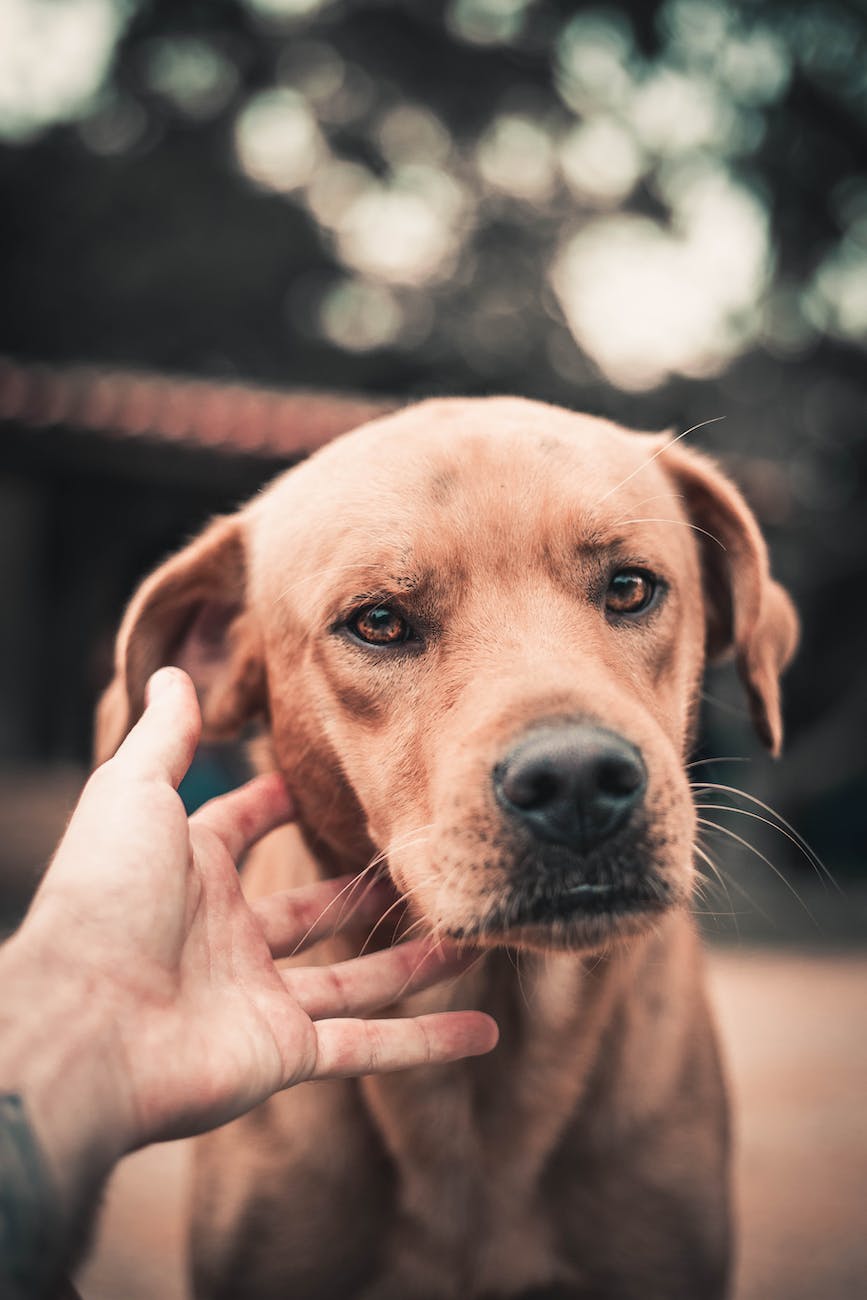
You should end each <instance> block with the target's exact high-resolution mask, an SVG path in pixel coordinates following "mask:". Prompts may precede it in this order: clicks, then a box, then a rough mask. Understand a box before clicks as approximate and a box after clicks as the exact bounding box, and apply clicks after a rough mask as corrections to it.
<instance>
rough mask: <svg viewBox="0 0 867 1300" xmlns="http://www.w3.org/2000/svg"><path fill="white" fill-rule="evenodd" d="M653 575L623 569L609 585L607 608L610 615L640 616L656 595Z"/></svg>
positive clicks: (606, 594) (641, 570)
mask: <svg viewBox="0 0 867 1300" xmlns="http://www.w3.org/2000/svg"><path fill="white" fill-rule="evenodd" d="M656 588H657V583H656V579H655V578H654V576H653V574H652V573H647V572H645V571H644V570H643V569H621V570H620V571H619V572H618V573H615V574H614V577H613V578H612V579H611V581H610V582H609V584H608V590H607V591H606V593H605V608H606V609H607V610H608V612H609V613H610V614H640V613H641V611H642V610H644V609H647V607H648V605H649V604H650V602H651V601H652V600H653V597H654V596H655V594H656Z"/></svg>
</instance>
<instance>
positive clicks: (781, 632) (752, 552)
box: [660, 443, 798, 756]
mask: <svg viewBox="0 0 867 1300" xmlns="http://www.w3.org/2000/svg"><path fill="white" fill-rule="evenodd" d="M660 464H661V465H663V466H664V467H665V468H666V469H667V470H668V472H669V473H670V474H671V475H672V477H673V478H674V480H675V482H676V483H677V486H678V489H679V491H680V494H681V496H682V498H683V501H684V504H685V506H686V509H687V511H688V513H689V516H690V518H691V520H692V522H693V523H694V524H695V525H696V526H697V528H699V529H701V530H702V532H700V533H698V534H697V536H698V539H699V541H700V543H701V552H702V570H703V581H704V591H705V609H706V612H707V653H708V658H709V659H710V660H711V661H714V660H717V661H718V660H720V659H723V658H725V657H726V655H728V654H730V653H731V652H732V651H733V652H734V655H735V658H736V662H737V667H738V672H739V674H740V677H741V681H742V682H743V684H744V686H745V688H746V692H747V697H748V699H749V704H750V714H751V716H752V720H753V725H754V726H755V729H756V731H757V732H758V735H759V737H760V739H761V741H762V743H763V744H764V745H765V746H766V747H767V748H768V749H769V750H770V751H771V753H772V754H773V755H775V756H776V755H777V754H779V752H780V746H781V744H782V738H783V724H782V717H781V712H780V675H781V673H782V671H783V669H784V668H785V667H786V665H787V664H788V662H789V660H790V659H791V658H792V655H793V654H794V652H795V648H796V646H797V643H798V616H797V614H796V613H795V607H794V605H793V604H792V602H791V600H790V599H789V596H788V593H787V592H786V591H785V590H784V588H783V587H781V586H780V584H779V583H778V582H775V581H774V579H773V578H772V577H771V572H770V565H769V561H768V548H767V546H766V545H765V541H764V538H763V537H762V534H761V531H760V529H759V526H758V523H757V522H756V518H755V516H754V514H753V512H752V511H751V510H750V508H749V506H748V505H747V503H746V501H745V500H744V498H743V497H742V496H741V493H740V492H739V491H738V489H737V488H736V487H735V485H734V484H733V483H731V482H730V481H729V479H727V478H726V476H725V475H724V474H723V473H722V472H721V471H720V470H719V469H718V467H717V466H716V465H715V464H714V462H713V461H712V460H710V459H709V458H708V457H706V456H704V455H702V454H701V453H699V452H695V451H690V450H687V449H686V448H684V447H681V446H680V445H679V444H677V443H672V444H670V445H669V446H667V447H666V448H665V450H664V451H663V452H662V453H661V456H660Z"/></svg>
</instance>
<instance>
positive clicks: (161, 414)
mask: <svg viewBox="0 0 867 1300" xmlns="http://www.w3.org/2000/svg"><path fill="white" fill-rule="evenodd" d="M396 405H397V403H396V402H388V401H383V400H374V399H372V398H368V397H362V396H343V395H337V394H334V393H326V392H321V391H314V390H309V391H308V390H304V389H295V390H293V391H281V390H280V389H275V388H260V387H256V386H254V385H251V384H242V383H230V382H223V381H219V380H210V379H187V378H183V377H175V376H171V375H156V374H149V373H146V372H138V371H131V370H129V371H128V370H114V369H110V368H107V367H102V366H55V365H45V364H41V363H35V362H30V361H19V360H15V359H13V358H10V357H0V423H14V424H18V425H24V426H25V427H32V428H44V427H48V426H60V427H65V428H69V429H72V430H77V431H87V432H92V433H98V434H103V435H105V436H107V437H112V438H142V439H148V440H152V441H158V442H169V443H178V444H182V445H185V446H189V447H203V448H209V449H211V450H213V451H215V452H224V453H228V454H232V455H249V456H267V457H275V458H279V457H287V458H293V457H295V456H298V455H301V454H304V453H305V452H309V451H313V450H315V449H316V448H317V447H320V446H322V445H323V444H324V443H326V442H329V441H330V439H332V438H335V437H337V435H338V434H340V433H345V432H346V431H347V430H348V429H352V428H355V426H356V425H359V424H363V423H364V421H365V420H370V419H373V418H374V417H375V416H377V415H382V414H384V413H385V412H386V411H389V410H393V409H394V407H395V406H396Z"/></svg>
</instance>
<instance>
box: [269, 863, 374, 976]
mask: <svg viewBox="0 0 867 1300" xmlns="http://www.w3.org/2000/svg"><path fill="white" fill-rule="evenodd" d="M370 869H371V868H370V866H367V867H365V868H364V870H363V871H360V872H359V873H358V875H357V876H353V878H352V880H350V881H349V882H348V883H347V884H345V885H344V886H343V888H342V889H341V890H340V891H339V893H337V894H335V895H334V897H333V898H332V899H330V900H329V901H328V902H327V903H326V904H325V906H324V907H323V908H322V911H321V912H320V913H319V914H318V916H316V917H315V918H314V920H313V921H311V923H310V925H309V926H308V927H307V929H306V930H305V931H304V933H303V934H302V936H301V938H300V939H299V940H298V942H297V943H296V945H295V947H294V948H293V949H292V951H291V952H290V953H288V956H289V957H297V955H298V953H299V952H300V951H301V949H302V948H303V947H304V945H305V943H306V942H307V940H308V939H309V938H310V936H311V934H312V933H313V931H314V930H315V929H316V927H317V926H318V925H319V924H320V923H321V922H322V920H323V919H324V918H325V917H326V916H327V915H328V913H329V912H330V911H331V909H332V907H335V906H336V905H337V903H339V902H340V900H341V899H342V898H343V895H344V894H345V893H346V892H347V891H348V890H352V889H355V888H357V886H358V883H359V881H360V880H361V879H362V877H363V876H365V875H366V874H367V872H368V871H370ZM340 919H342V918H340ZM338 923H339V922H338Z"/></svg>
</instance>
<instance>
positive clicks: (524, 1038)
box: [361, 972, 604, 1300]
mask: <svg viewBox="0 0 867 1300" xmlns="http://www.w3.org/2000/svg"><path fill="white" fill-rule="evenodd" d="M512 973H513V974H514V972H512ZM512 984H514V981H512ZM598 1001H599V999H598V998H596V997H594V996H590V997H587V996H585V995H584V991H583V990H582V989H581V987H580V981H579V980H578V979H576V978H575V976H574V974H571V973H570V978H569V979H568V987H567V986H566V985H565V984H563V983H561V984H560V985H559V987H557V988H554V989H553V990H552V989H550V988H549V989H547V990H545V991H543V990H540V991H539V998H538V1004H537V1005H538V1020H537V1022H536V1023H535V1024H531V1025H529V1026H528V1024H527V1021H526V1017H521V1018H520V1020H519V1021H518V1023H519V1024H520V1039H519V1035H518V1024H517V1023H516V1022H515V1020H514V1018H510V1016H509V1014H508V1013H507V1009H506V1008H504V1007H502V1006H500V1007H497V1008H495V1007H494V1006H492V1004H491V1002H487V1009H491V1010H495V1009H496V1010H498V1011H499V1016H498V1019H499V1022H500V1024H501V1027H503V1029H504V1034H503V1041H502V1043H501V1048H500V1049H498V1050H499V1051H500V1052H501V1056H500V1060H499V1062H497V1060H496V1058H493V1057H492V1058H490V1059H487V1060H477V1061H469V1062H464V1063H461V1064H458V1065H455V1066H451V1067H447V1068H445V1069H443V1068H439V1069H435V1070H416V1071H408V1072H405V1073H402V1074H398V1075H393V1076H386V1077H380V1078H370V1079H366V1080H364V1081H363V1083H362V1084H361V1088H362V1092H363V1096H364V1099H365V1102H366V1105H367V1108H368V1111H369V1113H370V1115H371V1118H372V1120H373V1123H374V1125H375V1127H376V1129H377V1130H378V1132H379V1134H380V1136H381V1139H382V1141H383V1142H384V1144H385V1146H386V1148H387V1150H388V1153H389V1156H390V1158H391V1162H392V1165H393V1169H394V1172H395V1183H396V1189H395V1196H396V1205H395V1219H394V1222H395V1224H396V1228H395V1232H394V1234H393V1235H391V1236H389V1237H387V1239H386V1242H385V1243H384V1245H385V1251H384V1253H385V1259H384V1261H383V1264H384V1267H383V1279H390V1280H391V1281H390V1283H389V1285H386V1283H385V1282H384V1281H383V1282H381V1283H380V1284H379V1286H378V1289H376V1290H374V1291H373V1292H371V1300H378V1297H379V1296H380V1295H382V1296H391V1295H392V1294H394V1295H399V1294H401V1290H400V1288H401V1287H403V1288H404V1290H403V1292H402V1294H404V1295H410V1294H432V1295H441V1296H443V1297H451V1296H454V1297H461V1298H462V1300H465V1297H467V1296H470V1295H477V1294H478V1295H481V1294H511V1293H513V1292H514V1293H517V1292H518V1291H520V1290H521V1289H530V1288H532V1287H534V1286H542V1285H549V1284H551V1283H553V1282H556V1281H561V1282H565V1281H568V1280H569V1278H570V1269H569V1267H568V1265H567V1264H566V1262H565V1259H564V1257H563V1255H562V1253H561V1251H560V1250H559V1248H558V1242H557V1236H556V1229H555V1227H554V1224H555V1222H556V1215H552V1213H551V1207H550V1206H549V1205H547V1203H546V1193H545V1183H544V1173H545V1169H546V1166H547V1164H548V1162H549V1159H550V1157H551V1155H552V1152H553V1151H554V1150H555V1149H556V1147H557V1145H558V1143H559V1142H560V1141H561V1140H562V1137H563V1133H564V1131H565V1130H566V1129H567V1127H569V1126H570V1124H571V1123H572V1122H573V1120H574V1116H575V1112H576V1109H577V1107H578V1104H579V1099H580V1095H581V1092H582V1089H583V1087H584V1083H585V1080H586V1076H587V1070H588V1068H589V1064H590V1062H591V1061H592V1059H593V1055H594V1052H595V1046H596V1028H597V1025H598V1024H599V1023H601V1020H602V1019H604V1014H603V1013H604V1008H603V1007H602V1006H600V1005H597V1003H598ZM412 1009H413V1010H414V1011H418V1010H420V1009H427V1008H420V1007H417V1006H414V1007H413V1008H412ZM579 1016H580V1017H581V1018H582V1019H583V1025H582V1033H581V1035H580V1036H575V1035H574V1034H572V1035H570V1038H571V1044H570V1046H569V1047H567V1050H565V1051H564V1039H563V1036H562V1034H563V1032H565V1031H567V1030H569V1029H573V1028H574V1024H575V1021H576V1020H577V1019H578V1018H579ZM510 1019H512V1023H513V1024H515V1028H514V1029H513V1030H512V1031H510V1029H509V1023H510ZM556 1030H559V1031H561V1032H556ZM422 1283H423V1284H424V1285H422ZM391 1284H393V1285H391ZM390 1285H391V1289H389V1286H390ZM365 1300H367V1297H365Z"/></svg>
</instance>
